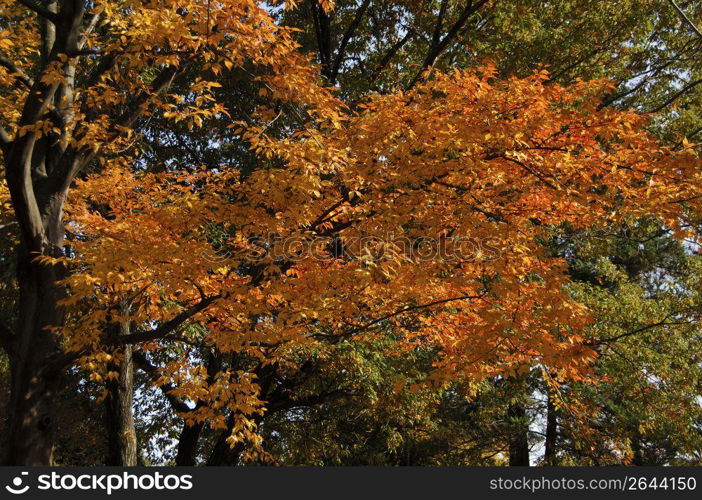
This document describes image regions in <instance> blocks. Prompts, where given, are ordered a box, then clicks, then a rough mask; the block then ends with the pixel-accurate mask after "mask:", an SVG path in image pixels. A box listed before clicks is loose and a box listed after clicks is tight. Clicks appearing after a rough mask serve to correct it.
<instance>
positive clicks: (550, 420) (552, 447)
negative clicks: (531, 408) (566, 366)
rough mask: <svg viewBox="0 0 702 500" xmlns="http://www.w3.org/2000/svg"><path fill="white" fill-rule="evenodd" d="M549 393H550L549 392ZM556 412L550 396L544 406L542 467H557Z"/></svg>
mask: <svg viewBox="0 0 702 500" xmlns="http://www.w3.org/2000/svg"><path fill="white" fill-rule="evenodd" d="M549 392H550V391H549ZM557 445H558V410H557V409H556V405H555V404H554V403H553V397H552V396H551V394H549V396H548V404H547V406H546V445H545V449H544V465H558V456H557V451H558V449H557Z"/></svg>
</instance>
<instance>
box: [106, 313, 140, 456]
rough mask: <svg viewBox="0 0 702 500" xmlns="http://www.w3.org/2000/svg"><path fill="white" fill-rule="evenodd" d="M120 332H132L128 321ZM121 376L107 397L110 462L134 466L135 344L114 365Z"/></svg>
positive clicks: (135, 450)
mask: <svg viewBox="0 0 702 500" xmlns="http://www.w3.org/2000/svg"><path fill="white" fill-rule="evenodd" d="M120 330H121V334H122V335H128V334H129V324H128V323H126V322H124V323H122V324H121V326H120ZM114 369H116V370H117V371H118V373H119V378H118V379H117V380H115V381H111V382H110V383H109V384H108V391H109V394H108V396H107V399H106V400H105V411H106V421H107V428H108V459H107V465H120V466H123V467H133V466H136V465H137V438H136V430H135V427H134V412H133V402H134V360H133V358H132V346H130V345H127V346H125V347H124V350H123V352H122V359H121V360H120V362H119V365H118V366H115V367H114Z"/></svg>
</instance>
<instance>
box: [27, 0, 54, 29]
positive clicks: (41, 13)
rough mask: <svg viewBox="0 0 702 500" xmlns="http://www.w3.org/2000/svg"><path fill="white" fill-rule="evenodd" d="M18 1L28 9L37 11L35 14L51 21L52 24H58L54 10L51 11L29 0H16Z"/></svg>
mask: <svg viewBox="0 0 702 500" xmlns="http://www.w3.org/2000/svg"><path fill="white" fill-rule="evenodd" d="M17 1H18V2H19V3H21V4H22V5H24V6H25V7H27V8H28V9H30V10H33V11H34V12H36V13H37V15H39V16H41V17H43V18H44V19H46V20H48V21H51V22H52V23H54V24H58V22H59V17H58V16H57V15H56V13H55V12H51V11H50V10H49V9H47V8H46V7H44V6H43V5H40V4H37V3H35V2H32V1H31V0H17Z"/></svg>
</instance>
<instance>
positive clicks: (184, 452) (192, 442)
mask: <svg viewBox="0 0 702 500" xmlns="http://www.w3.org/2000/svg"><path fill="white" fill-rule="evenodd" d="M204 427H205V424H204V423H202V422H197V423H195V424H193V425H188V424H187V423H184V424H183V430H182V431H181V432H180V439H179V440H178V453H177V455H176V465H179V466H187V465H195V457H196V456H197V445H198V442H199V441H200V435H201V434H202V430H203V428H204Z"/></svg>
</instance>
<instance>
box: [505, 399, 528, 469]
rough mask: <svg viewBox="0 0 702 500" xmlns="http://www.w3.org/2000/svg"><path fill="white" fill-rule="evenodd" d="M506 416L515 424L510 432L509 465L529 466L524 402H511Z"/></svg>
mask: <svg viewBox="0 0 702 500" xmlns="http://www.w3.org/2000/svg"><path fill="white" fill-rule="evenodd" d="M508 416H509V419H510V420H511V421H512V424H513V425H514V426H515V427H514V431H513V432H512V433H510V434H511V435H510V441H509V465H514V466H529V424H528V422H527V413H526V408H525V407H524V404H523V403H514V404H512V405H511V406H510V407H509V410H508Z"/></svg>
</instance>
